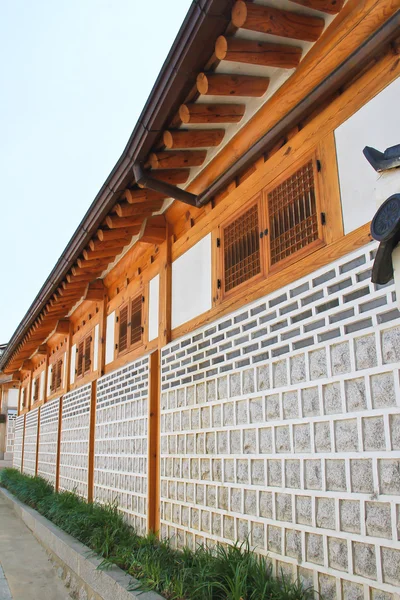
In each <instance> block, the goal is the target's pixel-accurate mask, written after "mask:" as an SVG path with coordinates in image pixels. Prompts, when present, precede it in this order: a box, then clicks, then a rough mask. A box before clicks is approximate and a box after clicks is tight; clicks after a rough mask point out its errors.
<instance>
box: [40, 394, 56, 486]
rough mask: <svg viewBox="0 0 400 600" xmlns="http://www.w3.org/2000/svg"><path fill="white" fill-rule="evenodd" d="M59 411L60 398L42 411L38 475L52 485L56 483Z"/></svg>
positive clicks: (52, 401)
mask: <svg viewBox="0 0 400 600" xmlns="http://www.w3.org/2000/svg"><path fill="white" fill-rule="evenodd" d="M59 411H60V398H55V399H54V400H51V401H50V402H48V403H46V404H44V405H43V406H42V407H41V409H40V427H39V452H38V475H40V476H41V477H44V478H45V479H47V480H48V481H49V482H50V483H51V484H52V485H55V483H56V468H57V448H58V424H59Z"/></svg>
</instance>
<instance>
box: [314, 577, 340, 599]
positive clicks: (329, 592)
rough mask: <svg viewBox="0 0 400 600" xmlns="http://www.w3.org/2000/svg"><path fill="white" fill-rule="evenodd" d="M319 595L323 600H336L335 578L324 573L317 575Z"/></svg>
mask: <svg viewBox="0 0 400 600" xmlns="http://www.w3.org/2000/svg"><path fill="white" fill-rule="evenodd" d="M318 586H319V593H320V595H321V597H322V598H324V600H336V598H337V593H336V578H335V577H332V576H331V575H325V573H318Z"/></svg>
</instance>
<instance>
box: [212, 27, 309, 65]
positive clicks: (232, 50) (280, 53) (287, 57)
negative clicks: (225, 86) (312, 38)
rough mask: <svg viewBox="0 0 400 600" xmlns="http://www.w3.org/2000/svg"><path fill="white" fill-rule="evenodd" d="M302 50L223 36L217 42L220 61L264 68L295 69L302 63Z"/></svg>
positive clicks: (216, 48)
mask: <svg viewBox="0 0 400 600" xmlns="http://www.w3.org/2000/svg"><path fill="white" fill-rule="evenodd" d="M302 52H303V50H302V48H300V47H298V46H288V45H284V44H270V43H269V42H259V41H257V40H245V39H240V38H235V37H225V36H223V35H221V36H220V37H219V38H218V39H217V41H216V42H215V55H216V57H217V58H218V60H225V61H228V62H239V63H246V64H251V65H261V66H263V67H277V68H281V69H294V68H295V67H297V65H298V64H299V62H300V59H301V55H302Z"/></svg>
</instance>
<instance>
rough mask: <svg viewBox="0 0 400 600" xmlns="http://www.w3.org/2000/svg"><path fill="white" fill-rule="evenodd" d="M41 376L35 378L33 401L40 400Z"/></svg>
mask: <svg viewBox="0 0 400 600" xmlns="http://www.w3.org/2000/svg"><path fill="white" fill-rule="evenodd" d="M39 382H40V380H39V377H35V379H34V380H33V401H34V402H37V401H38V400H39Z"/></svg>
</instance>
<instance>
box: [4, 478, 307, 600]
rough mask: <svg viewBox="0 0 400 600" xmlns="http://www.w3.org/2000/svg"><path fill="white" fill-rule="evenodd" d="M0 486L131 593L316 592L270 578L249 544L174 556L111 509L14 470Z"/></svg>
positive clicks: (228, 598)
mask: <svg viewBox="0 0 400 600" xmlns="http://www.w3.org/2000/svg"><path fill="white" fill-rule="evenodd" d="M0 485H1V486H3V487H5V488H7V489H8V490H9V491H10V492H11V493H13V494H14V495H15V496H16V497H17V498H19V500H21V501H22V502H24V503H25V504H28V505H29V506H31V507H32V508H35V509H36V510H37V511H38V512H39V513H41V514H42V515H44V516H45V517H46V518H47V519H49V520H50V521H52V522H53V523H55V524H56V525H58V526H59V527H60V528H61V529H63V530H64V531H66V532H67V533H69V534H70V535H72V536H73V537H75V538H76V539H77V540H79V541H80V542H82V543H83V544H85V545H86V546H88V547H89V548H91V550H93V552H95V553H96V554H98V555H99V556H101V557H102V558H103V562H102V566H103V567H107V566H108V565H112V564H115V565H118V566H119V567H120V568H122V569H124V570H125V571H127V572H128V573H129V574H130V575H131V576H132V577H134V578H135V579H137V580H138V581H137V582H136V583H135V584H134V585H133V587H134V588H135V589H138V590H142V591H146V590H153V591H156V592H159V593H160V594H162V595H163V596H165V598H167V599H168V600H312V599H313V598H314V595H315V592H314V590H313V589H312V588H307V589H304V588H303V586H302V585H301V583H300V582H299V581H296V582H293V581H289V580H288V579H285V578H284V577H278V578H277V577H273V574H272V568H271V565H270V564H269V562H268V560H267V559H266V558H265V557H262V556H259V555H257V554H256V553H254V552H253V551H252V550H251V549H250V547H249V544H247V543H244V544H240V545H239V544H236V545H226V546H225V545H216V546H215V547H214V548H207V547H204V546H198V548H197V549H196V550H195V551H193V552H192V551H191V550H189V549H187V548H185V549H184V550H175V549H174V548H173V547H172V546H171V544H170V542H169V541H168V540H159V539H158V538H157V536H156V535H154V534H149V535H147V536H139V535H137V534H136V532H135V531H134V529H133V528H132V527H130V526H129V525H128V524H127V523H126V522H125V521H124V519H123V517H122V515H121V514H120V513H119V512H118V510H117V507H116V505H109V506H103V505H100V504H96V503H88V502H85V501H84V500H83V499H82V498H80V497H78V496H77V495H76V494H73V493H71V492H60V493H57V492H55V491H54V489H53V487H52V486H51V485H50V484H49V483H48V482H47V481H45V480H44V479H42V478H40V477H30V476H28V475H23V474H21V473H20V472H19V471H16V470H15V469H4V470H3V471H1V473H0Z"/></svg>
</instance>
